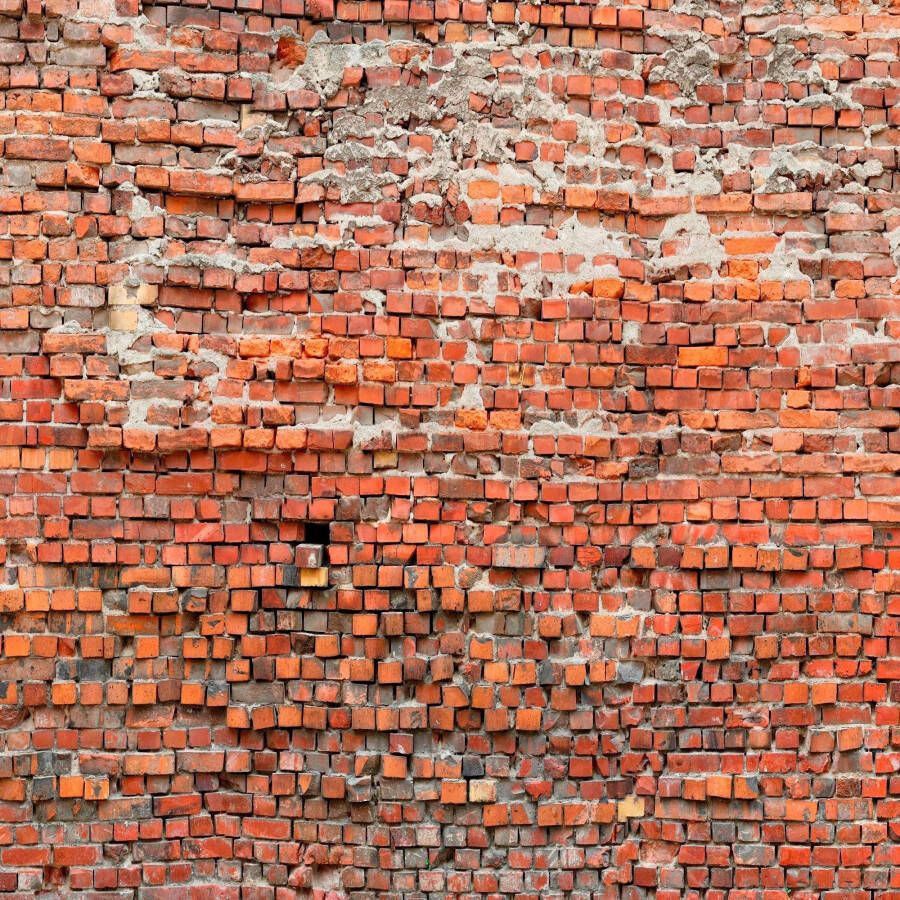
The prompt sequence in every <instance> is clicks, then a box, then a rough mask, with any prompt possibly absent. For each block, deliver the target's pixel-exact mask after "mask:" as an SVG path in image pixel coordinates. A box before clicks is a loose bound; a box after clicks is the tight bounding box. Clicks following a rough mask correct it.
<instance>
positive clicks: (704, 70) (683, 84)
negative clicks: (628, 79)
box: [647, 28, 720, 97]
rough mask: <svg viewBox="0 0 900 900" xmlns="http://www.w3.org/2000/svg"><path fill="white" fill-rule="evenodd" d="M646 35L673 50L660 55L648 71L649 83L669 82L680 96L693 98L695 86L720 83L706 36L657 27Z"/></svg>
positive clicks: (717, 58)
mask: <svg viewBox="0 0 900 900" xmlns="http://www.w3.org/2000/svg"><path fill="white" fill-rule="evenodd" d="M649 32H650V34H654V35H655V36H658V37H662V38H664V39H665V40H666V41H668V43H670V44H671V45H672V49H671V50H667V51H666V52H665V53H664V54H663V56H662V62H661V63H660V64H659V65H656V66H654V67H653V68H652V69H651V70H650V74H649V76H648V79H647V80H648V81H649V82H650V84H659V83H660V82H663V81H672V82H674V83H675V84H677V85H678V87H679V88H680V89H681V93H682V96H683V97H696V89H697V86H698V85H701V84H711V83H713V82H715V81H718V80H719V76H718V67H719V62H720V60H719V57H718V55H717V54H716V53H715V52H714V51H713V50H712V48H711V47H710V46H709V44H708V42H707V41H708V39H707V38H706V36H705V35H703V34H702V33H700V32H682V33H679V32H672V31H665V32H661V31H660V30H659V29H657V28H650V29H649Z"/></svg>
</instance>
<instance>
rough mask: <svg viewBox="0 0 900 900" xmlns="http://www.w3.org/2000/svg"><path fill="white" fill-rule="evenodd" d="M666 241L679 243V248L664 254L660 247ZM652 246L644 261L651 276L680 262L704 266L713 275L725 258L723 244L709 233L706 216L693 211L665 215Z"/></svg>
mask: <svg viewBox="0 0 900 900" xmlns="http://www.w3.org/2000/svg"><path fill="white" fill-rule="evenodd" d="M669 241H675V242H677V243H679V245H680V249H679V251H678V252H677V253H675V254H673V255H671V256H663V255H662V247H663V245H664V244H665V243H667V242H669ZM651 246H652V249H651V254H650V256H649V257H648V258H647V260H646V263H645V264H646V266H647V270H648V272H649V273H650V275H651V276H656V277H663V276H665V275H666V274H667V273H668V272H671V271H674V270H675V269H679V268H681V267H683V266H687V267H691V266H706V267H708V268H709V269H710V271H711V273H712V274H713V275H715V274H716V273H718V271H719V269H720V268H721V266H722V264H723V263H724V262H725V248H724V247H723V245H722V241H721V240H720V239H719V238H718V237H717V236H714V235H713V234H712V231H711V230H710V224H709V219H708V218H707V217H706V216H701V215H698V214H697V213H695V212H689V213H682V214H680V215H677V216H671V217H670V218H669V219H667V220H666V224H665V225H664V226H663V229H662V232H661V233H660V236H659V238H658V239H657V240H656V241H654V242H652V245H651Z"/></svg>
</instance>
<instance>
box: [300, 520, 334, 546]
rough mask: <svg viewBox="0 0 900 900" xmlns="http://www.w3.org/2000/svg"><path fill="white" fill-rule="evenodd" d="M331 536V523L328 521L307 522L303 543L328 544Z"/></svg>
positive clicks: (304, 527)
mask: <svg viewBox="0 0 900 900" xmlns="http://www.w3.org/2000/svg"><path fill="white" fill-rule="evenodd" d="M330 536H331V525H330V524H329V523H328V522H306V523H304V525H303V543H304V544H320V545H321V546H322V547H327V546H328V541H329V540H330Z"/></svg>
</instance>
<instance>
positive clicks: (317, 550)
mask: <svg viewBox="0 0 900 900" xmlns="http://www.w3.org/2000/svg"><path fill="white" fill-rule="evenodd" d="M329 532H330V526H329V524H328V523H327V522H306V523H304V525H303V539H302V540H301V541H300V542H299V543H297V544H295V545H294V559H293V563H292V564H290V565H285V566H279V581H278V584H279V585H280V586H282V587H308V588H325V587H328V541H329Z"/></svg>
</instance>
